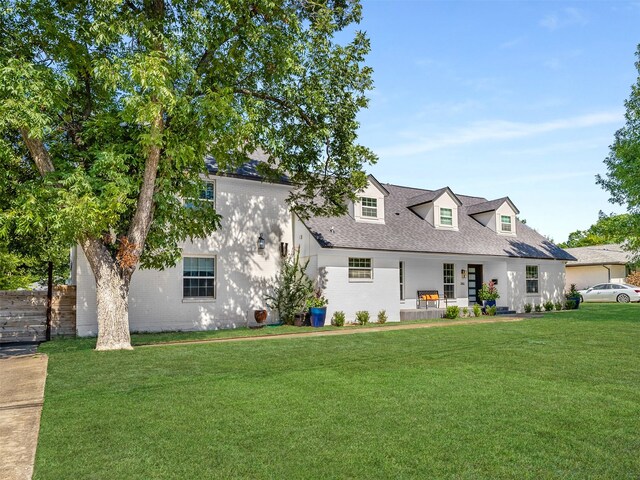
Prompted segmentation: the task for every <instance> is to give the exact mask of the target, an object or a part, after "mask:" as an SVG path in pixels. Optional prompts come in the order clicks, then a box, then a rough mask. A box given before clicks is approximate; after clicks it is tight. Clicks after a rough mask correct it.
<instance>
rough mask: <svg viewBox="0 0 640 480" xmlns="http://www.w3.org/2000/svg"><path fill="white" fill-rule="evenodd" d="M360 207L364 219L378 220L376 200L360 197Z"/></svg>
mask: <svg viewBox="0 0 640 480" xmlns="http://www.w3.org/2000/svg"><path fill="white" fill-rule="evenodd" d="M360 204H361V205H362V216H363V217H365V218H378V199H377V198H369V197H362V198H361V199H360Z"/></svg>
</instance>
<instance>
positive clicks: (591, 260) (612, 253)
mask: <svg viewBox="0 0 640 480" xmlns="http://www.w3.org/2000/svg"><path fill="white" fill-rule="evenodd" d="M565 250H566V251H567V252H569V253H570V254H571V255H573V256H574V257H576V260H575V261H571V262H568V263H567V267H572V266H573V267H575V266H583V265H626V264H627V263H629V262H631V259H632V258H631V254H630V253H629V252H626V251H624V249H623V248H622V245H618V244H609V245H593V246H590V247H577V248H567V249H565Z"/></svg>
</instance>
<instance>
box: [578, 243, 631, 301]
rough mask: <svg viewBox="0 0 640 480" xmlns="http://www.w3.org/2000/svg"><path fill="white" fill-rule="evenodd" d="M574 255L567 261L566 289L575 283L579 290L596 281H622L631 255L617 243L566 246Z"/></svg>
mask: <svg viewBox="0 0 640 480" xmlns="http://www.w3.org/2000/svg"><path fill="white" fill-rule="evenodd" d="M566 251H567V252H568V253H570V254H571V255H573V256H574V257H576V260H574V261H570V262H567V283H566V288H567V290H568V289H569V287H570V286H571V284H573V283H575V285H576V288H577V289H579V290H581V289H585V288H589V287H593V286H594V285H596V284H598V283H624V280H625V278H626V277H627V275H629V273H630V268H629V264H630V262H631V259H632V256H631V254H630V253H629V252H627V251H625V250H624V249H623V248H622V245H619V244H609V245H592V246H589V247H577V248H567V249H566Z"/></svg>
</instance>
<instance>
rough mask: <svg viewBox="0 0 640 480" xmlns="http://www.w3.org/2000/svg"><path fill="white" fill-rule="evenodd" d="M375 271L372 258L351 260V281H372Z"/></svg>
mask: <svg viewBox="0 0 640 480" xmlns="http://www.w3.org/2000/svg"><path fill="white" fill-rule="evenodd" d="M372 278H373V269H372V268H371V259H370V258H349V280H371V279H372Z"/></svg>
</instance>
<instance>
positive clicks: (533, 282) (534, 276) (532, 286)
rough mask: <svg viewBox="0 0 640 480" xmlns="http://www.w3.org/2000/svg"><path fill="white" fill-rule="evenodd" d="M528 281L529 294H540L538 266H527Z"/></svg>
mask: <svg viewBox="0 0 640 480" xmlns="http://www.w3.org/2000/svg"><path fill="white" fill-rule="evenodd" d="M526 281H527V293H538V292H539V288H538V287H539V285H538V266H537V265H527V266H526Z"/></svg>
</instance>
